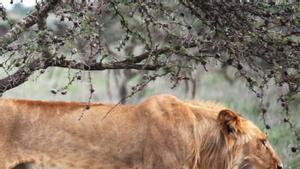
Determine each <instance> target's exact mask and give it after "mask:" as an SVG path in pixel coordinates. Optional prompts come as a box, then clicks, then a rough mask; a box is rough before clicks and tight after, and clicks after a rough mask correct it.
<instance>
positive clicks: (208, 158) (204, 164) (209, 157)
mask: <svg viewBox="0 0 300 169" xmlns="http://www.w3.org/2000/svg"><path fill="white" fill-rule="evenodd" d="M199 123H201V124H199V126H204V127H202V128H200V130H202V131H198V132H199V134H198V140H201V141H200V142H199V146H198V147H199V148H198V153H199V158H198V162H197V163H198V165H197V166H198V167H197V169H208V168H209V169H234V168H236V166H237V164H238V162H239V160H240V159H238V158H237V156H236V155H233V154H234V153H236V152H233V151H235V150H230V149H229V148H228V145H227V143H226V141H225V137H224V135H223V133H222V132H221V129H219V128H220V127H219V124H218V123H217V122H216V120H214V119H202V120H201V121H200V122H199ZM203 123H204V124H207V125H203ZM208 124H209V125H208Z"/></svg>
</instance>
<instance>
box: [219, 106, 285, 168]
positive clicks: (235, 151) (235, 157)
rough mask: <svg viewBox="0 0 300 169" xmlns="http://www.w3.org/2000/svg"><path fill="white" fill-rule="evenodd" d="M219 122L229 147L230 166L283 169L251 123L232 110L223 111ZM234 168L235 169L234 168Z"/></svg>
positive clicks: (257, 129) (261, 135)
mask: <svg viewBox="0 0 300 169" xmlns="http://www.w3.org/2000/svg"><path fill="white" fill-rule="evenodd" d="M217 121H218V123H219V126H220V128H221V135H222V136H223V139H224V140H225V142H224V144H226V145H227V148H228V149H227V151H228V156H229V159H227V160H228V161H231V162H232V163H231V164H229V165H228V167H229V166H231V167H232V168H237V169H282V167H283V166H282V162H281V161H280V159H279V157H278V156H277V154H276V153H275V151H274V150H273V148H272V146H271V144H270V143H269V141H268V138H267V135H266V134H265V133H263V132H262V131H261V130H260V129H259V128H258V127H257V126H255V125H254V124H253V123H252V122H251V121H249V120H247V119H245V118H243V117H242V116H240V115H238V114H237V113H235V112H233V111H230V110H226V109H225V110H221V111H220V112H219V114H218V117H217ZM233 166H234V167H233Z"/></svg>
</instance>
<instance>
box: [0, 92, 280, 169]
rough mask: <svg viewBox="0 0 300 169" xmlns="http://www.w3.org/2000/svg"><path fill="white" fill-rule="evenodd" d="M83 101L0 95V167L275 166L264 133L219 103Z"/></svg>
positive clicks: (162, 168)
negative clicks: (22, 98)
mask: <svg viewBox="0 0 300 169" xmlns="http://www.w3.org/2000/svg"><path fill="white" fill-rule="evenodd" d="M86 106H87V105H86V103H80V102H57V101H56V102H52V101H51V102H50V101H31V100H18V99H0V169H32V168H37V169H74V168H77V169H281V168H282V163H281V161H280V158H279V157H278V155H276V153H275V151H274V150H273V148H272V147H271V145H270V143H269V142H268V139H267V136H266V134H264V133H263V132H262V131H261V130H260V129H259V128H258V127H256V126H255V125H254V124H253V123H252V122H251V121H249V120H247V119H246V118H244V117H242V116H241V115H239V114H237V113H235V112H234V111H232V110H230V109H228V108H226V107H224V106H222V105H218V104H214V103H211V102H201V101H181V100H179V99H178V98H176V97H175V96H170V95H156V96H152V97H150V98H148V99H147V100H145V101H144V102H142V103H140V104H138V105H118V106H115V105H114V104H100V103H99V104H98V103H91V104H90V107H89V109H86ZM81 116H82V117H81ZM79 117H81V118H80V120H79Z"/></svg>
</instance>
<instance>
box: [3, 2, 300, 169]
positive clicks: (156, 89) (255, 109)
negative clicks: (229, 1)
mask: <svg viewBox="0 0 300 169" xmlns="http://www.w3.org/2000/svg"><path fill="white" fill-rule="evenodd" d="M1 2H2V4H3V5H4V7H5V8H6V9H7V10H8V14H9V17H10V18H12V19H13V20H15V21H19V20H20V19H21V18H22V17H24V16H25V15H26V14H27V13H28V12H30V11H31V9H32V8H34V7H33V5H34V4H35V0H23V2H22V3H16V2H17V1H15V2H14V4H11V3H10V0H1ZM48 22H49V24H50V25H52V26H53V27H57V23H56V20H55V18H51V17H50V18H49V19H48ZM7 30H8V26H7V23H4V22H1V21H0V36H2V35H3V34H4V33H5V32H6V31H7ZM136 50H137V53H139V51H138V50H139V49H136ZM205 69H207V70H208V71H206V70H205ZM75 74H78V71H73V70H69V69H59V68H49V69H47V70H45V72H43V73H40V72H38V73H35V74H33V75H32V76H30V79H29V80H28V82H26V83H24V84H22V85H20V86H18V87H16V88H14V89H11V90H9V91H6V92H5V93H4V94H3V96H2V97H5V98H26V99H35V100H64V101H82V102H88V101H89V98H90V97H91V101H94V102H102V103H119V102H122V103H130V104H138V103H139V102H141V101H142V100H144V99H145V98H147V97H148V96H151V95H155V94H160V93H167V94H172V95H175V96H177V97H179V98H181V99H183V100H190V99H199V100H212V101H215V102H220V103H222V104H224V105H226V106H227V107H228V108H231V109H233V110H235V111H237V112H239V113H240V114H242V115H244V116H246V117H247V118H249V119H251V120H252V121H254V122H255V123H256V124H257V125H258V126H259V127H260V128H261V129H262V130H263V131H266V132H268V135H269V139H270V141H271V143H272V144H273V146H274V148H275V149H276V150H277V152H278V153H279V154H280V156H281V157H282V159H283V161H284V163H285V166H288V168H290V169H299V168H300V167H299V166H300V153H299V152H293V151H292V148H293V147H294V146H295V145H294V143H296V142H297V140H296V138H295V136H294V133H293V132H292V131H291V129H290V128H289V126H288V125H287V124H286V123H284V122H283V119H284V113H283V110H282V107H281V106H280V102H278V100H277V98H278V95H279V93H280V91H279V90H282V89H279V88H277V87H275V85H274V84H272V82H271V83H270V84H269V85H268V89H267V90H268V91H267V92H266V93H268V95H267V96H266V97H265V104H266V105H267V106H268V112H270V113H268V112H267V113H266V123H267V124H268V125H269V126H270V129H269V130H266V128H265V124H264V122H263V117H262V114H261V109H260V107H259V105H260V103H259V101H258V99H257V97H256V94H255V93H253V92H251V91H250V90H249V88H248V86H247V85H246V84H247V83H246V82H245V80H242V79H240V78H238V75H237V74H236V70H235V69H232V68H230V67H227V66H225V65H222V64H221V63H219V62H217V61H211V62H210V63H209V64H208V65H207V66H206V68H203V67H198V68H197V69H195V70H194V71H193V72H192V74H194V76H193V77H195V78H193V79H190V81H189V82H187V81H184V80H183V81H180V82H178V84H175V85H174V83H170V81H171V79H168V78H166V77H162V78H157V80H155V81H153V82H150V83H149V84H147V86H146V88H145V89H144V90H143V91H141V92H138V93H136V94H134V95H133V96H132V97H129V98H127V99H126V100H123V99H122V98H124V97H126V96H127V95H128V94H130V92H131V91H132V88H135V86H136V84H138V83H139V82H140V81H141V79H142V78H143V74H145V72H143V71H132V70H128V71H119V70H105V71H98V72H91V73H90V74H89V73H88V72H80V78H77V79H75V80H73V79H72V77H74V75H75ZM5 75H6V74H5V72H4V71H3V70H1V71H0V78H3V77H5ZM77 77H78V76H77ZM90 81H91V82H92V83H90ZM90 85H92V88H93V89H94V90H95V92H94V93H93V94H92V95H91V92H90V88H91V86H90ZM291 117H292V118H291V119H292V121H293V122H294V124H296V130H297V132H300V131H298V130H299V127H300V126H299V125H300V97H297V98H296V99H295V100H294V101H293V102H292V103H291Z"/></svg>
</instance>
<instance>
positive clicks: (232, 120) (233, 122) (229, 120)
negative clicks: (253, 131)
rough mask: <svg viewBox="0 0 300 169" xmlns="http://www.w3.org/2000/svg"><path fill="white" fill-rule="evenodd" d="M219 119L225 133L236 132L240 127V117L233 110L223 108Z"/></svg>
mask: <svg viewBox="0 0 300 169" xmlns="http://www.w3.org/2000/svg"><path fill="white" fill-rule="evenodd" d="M218 121H219V123H220V125H221V127H222V131H223V132H224V134H227V135H229V134H235V133H236V132H237V131H238V130H239V128H240V117H239V115H238V114H237V113H235V112H233V111H231V110H227V109H225V110H221V111H220V113H219V115H218Z"/></svg>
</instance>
